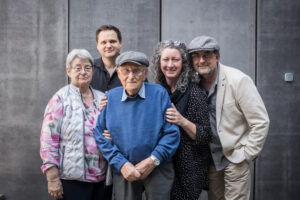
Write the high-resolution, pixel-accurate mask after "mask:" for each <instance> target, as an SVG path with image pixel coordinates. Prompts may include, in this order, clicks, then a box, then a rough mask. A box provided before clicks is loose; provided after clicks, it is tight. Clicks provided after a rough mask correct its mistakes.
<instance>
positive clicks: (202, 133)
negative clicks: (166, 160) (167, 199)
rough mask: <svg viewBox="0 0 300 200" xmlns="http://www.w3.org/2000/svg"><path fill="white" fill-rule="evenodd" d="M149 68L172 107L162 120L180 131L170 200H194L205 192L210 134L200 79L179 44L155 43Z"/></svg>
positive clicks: (206, 187)
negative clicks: (175, 126) (167, 94)
mask: <svg viewBox="0 0 300 200" xmlns="http://www.w3.org/2000/svg"><path fill="white" fill-rule="evenodd" d="M150 67H151V71H152V74H153V77H154V81H155V82H156V83H159V84H161V85H162V86H163V87H165V88H166V89H167V91H168V93H169V95H170V98H171V101H172V104H173V108H169V109H168V110H167V112H166V120H167V121H168V122H171V123H174V124H176V125H178V126H179V127H180V131H181V142H180V145H179V148H178V150H177V153H176V154H175V156H174V159H173V162H174V168H175V182H174V185H173V188H172V193H171V199H172V200H176V199H178V200H179V199H180V200H185V199H186V200H197V199H198V198H199V196H200V193H201V191H202V190H203V189H206V190H207V189H208V168H209V164H210V151H209V142H210V139H211V130H210V124H209V115H208V106H207V102H206V93H205V91H204V90H203V89H201V88H200V87H199V86H198V83H199V81H200V78H199V76H198V74H197V73H196V72H195V71H194V69H193V68H192V67H191V65H190V62H189V57H188V54H187V51H186V46H185V44H183V43H181V42H179V41H164V42H162V43H158V45H157V47H156V49H155V51H154V54H153V56H152V62H151V65H150ZM189 77H191V78H189Z"/></svg>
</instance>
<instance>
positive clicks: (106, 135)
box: [102, 130, 112, 142]
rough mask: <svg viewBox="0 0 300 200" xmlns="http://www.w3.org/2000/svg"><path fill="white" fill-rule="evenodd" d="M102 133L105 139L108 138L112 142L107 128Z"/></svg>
mask: <svg viewBox="0 0 300 200" xmlns="http://www.w3.org/2000/svg"><path fill="white" fill-rule="evenodd" d="M102 135H103V136H104V137H105V138H106V139H108V140H110V141H111V142H112V138H111V135H110V133H109V131H108V130H104V131H103V133H102Z"/></svg>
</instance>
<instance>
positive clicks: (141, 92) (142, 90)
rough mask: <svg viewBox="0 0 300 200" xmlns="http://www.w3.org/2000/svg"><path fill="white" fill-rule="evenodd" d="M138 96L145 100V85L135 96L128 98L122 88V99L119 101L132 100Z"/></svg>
mask: <svg viewBox="0 0 300 200" xmlns="http://www.w3.org/2000/svg"><path fill="white" fill-rule="evenodd" d="M137 96H140V97H141V98H142V99H145V98H146V93H145V84H144V83H143V85H142V87H141V89H140V91H139V92H138V94H137V95H135V96H134V97H131V96H128V95H127V93H126V91H125V89H124V88H123V94H122V99H121V101H126V100H127V99H134V98H135V97H137Z"/></svg>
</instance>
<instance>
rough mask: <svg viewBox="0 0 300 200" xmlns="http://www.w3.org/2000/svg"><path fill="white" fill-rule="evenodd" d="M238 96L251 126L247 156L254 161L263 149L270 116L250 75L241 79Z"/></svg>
mask: <svg viewBox="0 0 300 200" xmlns="http://www.w3.org/2000/svg"><path fill="white" fill-rule="evenodd" d="M236 98H237V101H238V105H239V106H240V109H241V110H242V112H243V114H244V117H245V119H246V121H247V123H248V126H249V134H248V137H247V140H246V144H245V152H244V153H245V157H246V160H247V161H252V160H254V159H255V158H256V157H257V155H258V154H259V153H260V151H261V150H262V147H263V144H264V142H265V139H266V136H267V133H268V130H269V123H270V121H269V116H268V113H267V110H266V108H265V105H264V103H263V100H262V98H261V96H260V94H259V93H258V90H257V88H256V86H255V84H254V83H253V81H252V79H251V78H250V77H249V76H244V77H243V78H242V79H241V80H240V82H239V84H238V86H237V92H236Z"/></svg>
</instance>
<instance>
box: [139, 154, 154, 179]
mask: <svg viewBox="0 0 300 200" xmlns="http://www.w3.org/2000/svg"><path fill="white" fill-rule="evenodd" d="M135 168H136V169H137V170H138V171H139V172H140V174H141V177H140V179H145V178H147V177H148V175H149V174H150V173H151V172H152V171H153V170H154V168H155V165H154V162H153V160H152V159H151V158H150V157H149V158H146V159H145V160H142V161H141V162H139V163H138V164H136V165H135Z"/></svg>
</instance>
